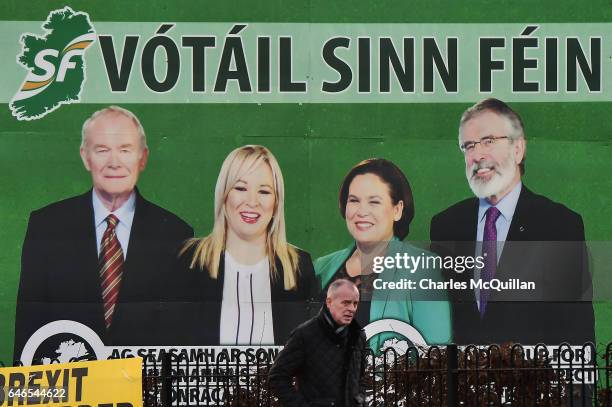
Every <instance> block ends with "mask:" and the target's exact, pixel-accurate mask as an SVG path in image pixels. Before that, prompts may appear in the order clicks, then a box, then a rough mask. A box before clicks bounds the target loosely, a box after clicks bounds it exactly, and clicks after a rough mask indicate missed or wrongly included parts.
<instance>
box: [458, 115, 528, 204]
mask: <svg viewBox="0 0 612 407" xmlns="http://www.w3.org/2000/svg"><path fill="white" fill-rule="evenodd" d="M511 131H512V128H511V124H510V122H509V121H508V120H507V119H506V118H504V117H503V116H500V115H498V114H496V113H494V112H487V111H485V112H483V113H481V114H479V115H477V116H476V117H474V118H472V119H471V120H469V121H467V122H466V123H465V124H464V125H463V127H462V130H461V139H462V142H463V143H465V142H468V141H480V140H481V139H482V138H484V137H491V136H492V137H508V136H509V135H510V134H511ZM524 153H525V140H524V139H523V138H522V137H520V138H518V139H516V140H511V139H499V140H496V141H495V143H494V144H493V145H491V146H490V147H489V148H484V147H483V146H482V144H477V145H476V146H475V148H474V149H473V150H472V151H467V152H466V153H465V175H466V177H467V180H468V183H469V185H470V188H471V189H472V192H474V194H475V195H476V196H478V197H479V198H487V199H488V200H489V201H490V202H491V203H492V204H496V203H497V202H499V201H500V200H501V199H502V198H503V197H504V196H505V195H506V194H508V192H510V191H511V190H512V188H513V187H514V186H515V185H516V183H517V182H519V180H520V178H521V174H520V169H519V163H520V162H521V160H522V159H523V156H524Z"/></svg>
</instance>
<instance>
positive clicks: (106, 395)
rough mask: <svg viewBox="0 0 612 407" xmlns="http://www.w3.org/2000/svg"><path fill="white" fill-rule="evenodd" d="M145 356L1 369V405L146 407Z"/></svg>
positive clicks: (2, 406) (1, 406) (0, 406)
mask: <svg viewBox="0 0 612 407" xmlns="http://www.w3.org/2000/svg"><path fill="white" fill-rule="evenodd" d="M141 369H142V359H141V358H130V359H115V360H101V361H93V362H75V363H62V364H52V365H43V366H24V367H11V368H0V407H4V406H63V407H79V406H80V407H84V406H87V407H142V370H141Z"/></svg>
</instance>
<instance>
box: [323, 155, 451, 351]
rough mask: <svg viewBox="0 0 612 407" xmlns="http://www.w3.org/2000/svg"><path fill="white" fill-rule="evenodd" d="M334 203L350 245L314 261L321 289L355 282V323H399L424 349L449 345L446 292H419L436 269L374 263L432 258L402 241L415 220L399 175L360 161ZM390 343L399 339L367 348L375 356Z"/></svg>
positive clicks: (378, 339) (376, 162)
mask: <svg viewBox="0 0 612 407" xmlns="http://www.w3.org/2000/svg"><path fill="white" fill-rule="evenodd" d="M338 203H339V207H340V213H341V215H342V217H343V218H344V219H345V220H346V226H347V228H348V231H349V233H350V234H351V236H352V237H353V239H354V240H355V242H354V243H353V244H351V246H349V247H348V248H346V249H344V250H340V251H337V252H334V253H331V254H328V255H326V256H324V257H321V258H319V259H317V260H316V261H315V272H316V274H317V276H318V277H319V278H320V280H321V284H322V287H323V288H326V287H327V286H328V285H329V284H330V283H331V282H332V281H334V280H336V279H338V278H346V279H349V280H352V281H353V282H355V283H356V284H357V285H358V287H359V290H360V294H361V303H360V305H359V308H358V311H357V316H356V318H357V320H358V321H359V322H360V323H361V324H362V325H363V326H365V325H367V324H368V323H371V322H375V321H378V320H383V319H385V320H399V321H403V322H406V323H408V324H410V325H411V326H412V327H413V328H415V329H416V330H417V331H418V333H419V334H420V336H422V338H423V339H424V340H425V342H426V343H427V344H441V343H448V342H450V341H451V322H450V305H449V303H448V300H447V296H446V292H445V291H444V290H432V291H428V290H423V289H420V288H419V280H421V279H425V280H426V281H430V280H431V281H434V282H442V281H443V278H442V274H441V272H440V270H439V269H437V268H435V267H430V268H419V269H416V270H410V269H408V268H405V267H404V264H400V265H397V264H395V262H394V265H393V266H391V267H388V266H389V264H390V263H388V264H386V265H381V264H379V263H380V258H381V257H385V258H387V259H388V258H393V259H396V258H397V255H398V254H399V257H400V258H404V257H405V255H406V256H410V257H414V258H418V257H421V258H425V257H427V256H433V254H431V253H428V252H426V251H424V250H422V249H420V248H417V247H415V246H412V245H410V244H408V243H404V242H402V240H403V239H404V238H405V237H406V236H407V235H408V231H409V226H410V222H411V221H412V219H413V217H414V203H413V199H412V191H411V189H410V184H409V183H408V180H407V179H406V176H405V175H404V174H403V173H402V171H401V170H400V169H399V168H398V167H397V166H396V165H395V164H393V163H392V162H391V161H388V160H385V159H381V158H375V159H369V160H365V161H362V162H360V163H359V164H357V165H356V166H355V167H353V168H352V169H351V170H350V171H349V173H348V174H347V175H346V177H345V178H344V181H343V182H342V186H341V188H340V194H339V202H338ZM375 258H378V259H379V260H378V263H377V265H378V270H377V271H374V269H375V267H373V266H374V263H375ZM381 267H382V268H383V270H382V271H381V270H380V268H381ZM377 280H378V281H377ZM407 281H414V283H413V284H414V286H413V287H414V288H413V289H410V288H408V287H405V284H406V283H407ZM382 282H386V283H389V282H394V283H404V288H399V289H398V288H389V285H386V286H385V287H384V288H383V286H382V284H381V283H382ZM395 287H401V286H399V285H397V284H396V285H395ZM389 331H392V327H390V329H389ZM391 338H398V339H403V338H401V335H398V334H397V333H393V332H386V333H381V334H378V335H376V336H374V337H373V338H371V339H370V347H371V348H372V349H373V350H374V351H375V352H378V351H380V350H381V347H382V346H383V345H384V342H385V341H386V340H388V339H391Z"/></svg>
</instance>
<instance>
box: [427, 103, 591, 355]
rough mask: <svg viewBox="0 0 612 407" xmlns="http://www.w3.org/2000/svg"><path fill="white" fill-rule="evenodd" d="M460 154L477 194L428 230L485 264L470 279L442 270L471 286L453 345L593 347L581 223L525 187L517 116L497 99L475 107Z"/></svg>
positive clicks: (446, 249) (444, 250)
mask: <svg viewBox="0 0 612 407" xmlns="http://www.w3.org/2000/svg"><path fill="white" fill-rule="evenodd" d="M459 148H460V150H461V152H462V153H463V155H464V158H465V173H466V177H467V181H468V184H469V186H470V189H471V190H472V192H473V193H474V195H476V197H475V198H469V199H466V200H464V201H461V202H459V203H456V204H454V205H452V206H451V207H449V208H447V209H446V210H444V211H442V212H441V213H439V214H437V215H435V216H434V217H433V218H432V220H431V229H430V238H431V241H432V249H433V250H434V251H436V252H438V253H439V254H440V255H445V256H446V255H450V256H476V257H480V258H481V259H482V263H480V266H481V267H474V268H473V269H472V270H468V271H466V272H464V273H456V272H455V271H454V270H446V271H445V272H446V278H447V279H449V280H450V279H453V280H454V281H457V280H459V281H463V282H464V283H465V285H462V289H455V290H451V292H450V296H451V298H452V300H453V325H454V326H453V334H454V335H453V337H454V338H455V342H457V343H459V344H489V343H502V342H508V341H512V342H518V343H522V344H524V345H530V344H531V345H535V344H537V343H546V344H548V345H559V344H560V343H562V342H569V343H571V344H573V345H578V344H580V345H581V344H583V343H584V342H586V341H593V340H594V317H593V307H592V304H591V298H592V285H591V278H590V275H589V272H588V266H587V258H588V256H587V253H586V245H585V243H584V225H583V222H582V217H581V216H580V215H579V214H578V213H576V212H574V211H572V210H570V209H568V208H567V207H565V206H564V205H562V204H559V203H556V202H553V201H551V200H550V199H548V198H546V197H544V196H541V195H537V194H535V193H533V192H531V191H530V190H529V189H528V188H527V187H526V186H525V185H524V184H523V183H522V180H521V177H522V176H523V174H524V173H525V153H526V143H525V134H524V127H523V122H522V120H521V118H520V117H519V115H518V114H517V113H516V112H515V111H514V110H512V109H511V108H510V107H509V106H508V105H507V104H505V103H504V102H502V101H500V100H497V99H486V100H483V101H481V102H479V103H477V104H476V105H474V106H472V107H470V108H469V109H467V110H466V111H465V112H464V113H463V116H462V117H461V121H460V124H459ZM477 265H478V263H477ZM504 283H505V285H504ZM522 283H532V284H527V285H524V284H522ZM463 287H465V289H463Z"/></svg>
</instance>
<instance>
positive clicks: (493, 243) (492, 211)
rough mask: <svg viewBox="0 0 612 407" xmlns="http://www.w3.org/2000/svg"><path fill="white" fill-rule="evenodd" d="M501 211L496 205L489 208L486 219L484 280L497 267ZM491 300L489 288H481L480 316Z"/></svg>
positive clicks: (482, 278) (487, 278)
mask: <svg viewBox="0 0 612 407" xmlns="http://www.w3.org/2000/svg"><path fill="white" fill-rule="evenodd" d="M499 215H501V212H500V211H499V209H497V208H496V207H494V206H491V207H490V208H489V209H487V218H486V219H485V227H484V239H483V242H482V255H483V256H484V267H483V269H482V270H481V272H480V279H481V280H482V281H483V282H488V281H491V280H492V279H493V277H495V269H496V268H497V229H496V228H495V222H496V221H497V218H499ZM488 300H489V290H485V289H484V288H482V286H481V288H480V317H481V318H482V317H484V314H485V310H486V308H487V301H488Z"/></svg>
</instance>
